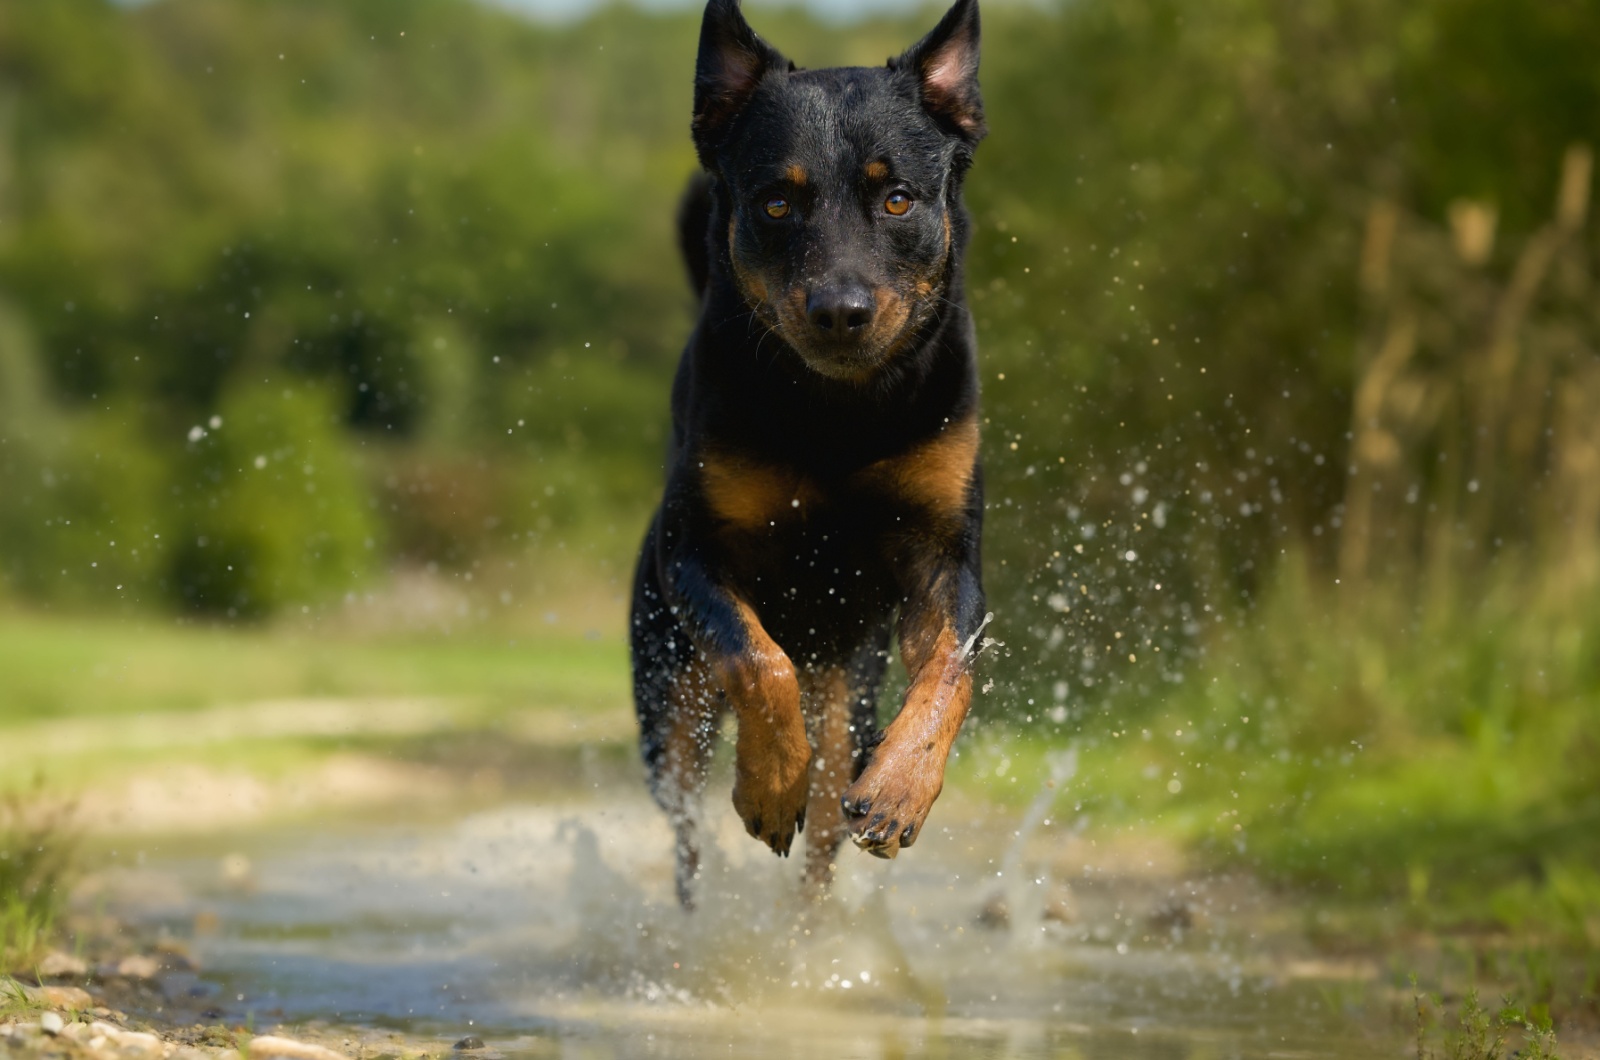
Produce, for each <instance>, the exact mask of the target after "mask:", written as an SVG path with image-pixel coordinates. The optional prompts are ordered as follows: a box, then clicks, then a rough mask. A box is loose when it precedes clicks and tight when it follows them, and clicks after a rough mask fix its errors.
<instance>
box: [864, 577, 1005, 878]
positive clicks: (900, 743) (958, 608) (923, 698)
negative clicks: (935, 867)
mask: <svg viewBox="0 0 1600 1060" xmlns="http://www.w3.org/2000/svg"><path fill="white" fill-rule="evenodd" d="M983 607H984V603H983V588H982V585H981V582H980V581H979V576H978V564H977V557H976V554H975V550H974V555H972V556H971V557H966V558H963V559H960V560H957V561H956V562H955V563H953V564H951V565H949V566H944V567H942V569H938V570H936V571H935V572H933V573H931V574H929V575H926V576H925V577H924V578H923V579H921V580H920V585H919V588H918V589H917V590H915V591H914V592H913V594H912V595H911V596H910V598H909V599H908V600H907V601H906V603H905V605H904V606H903V608H902V610H901V615H900V652H901V658H903V659H904V660H905V664H906V670H907V672H908V673H910V674H911V684H910V687H909V688H908V689H907V690H906V698H905V703H904V705H903V706H902V707H901V708H900V713H899V714H898V715H897V716H896V717H895V719H894V721H892V722H890V724H889V727H888V728H887V729H886V730H884V734H883V739H882V741H881V742H880V743H879V744H878V746H877V748H876V749H875V750H873V751H872V752H871V754H872V758H871V760H870V761H869V762H868V764H867V767H866V769H865V770H864V771H863V772H862V774H861V776H860V777H859V778H857V780H856V782H855V783H854V784H852V785H851V786H850V787H849V788H848V789H847V790H846V791H845V793H844V797H843V799H842V800H841V802H842V803H843V806H844V813H845V818H846V820H847V821H848V827H849V830H850V837H851V839H853V840H854V841H855V844H856V845H857V846H859V847H861V849H863V850H865V851H867V852H868V853H871V854H876V855H877V856H878V857H881V858H892V857H894V856H895V855H896V854H898V853H899V852H900V848H902V847H908V846H910V845H911V844H912V843H914V842H915V841H916V839H917V837H918V836H920V835H921V834H922V827H923V822H924V821H926V820H927V817H928V811H929V810H931V809H932V808H933V802H934V800H935V799H937V798H938V797H939V792H940V791H941V790H943V788H944V767H945V759H946V758H947V757H948V756H949V754H950V746H951V744H953V743H954V742H955V738H956V733H958V732H959V731H960V730H961V723H962V721H963V720H965V718H966V716H967V708H968V707H969V706H970V704H971V702H972V661H973V656H974V655H975V654H976V652H977V649H978V645H977V643H976V641H977V638H978V634H979V632H980V631H981V629H982V626H983Z"/></svg>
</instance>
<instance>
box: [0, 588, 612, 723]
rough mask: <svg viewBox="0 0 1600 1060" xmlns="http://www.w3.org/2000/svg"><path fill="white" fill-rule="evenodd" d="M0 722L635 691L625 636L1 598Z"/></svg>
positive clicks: (559, 699)
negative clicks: (136, 612)
mask: <svg viewBox="0 0 1600 1060" xmlns="http://www.w3.org/2000/svg"><path fill="white" fill-rule="evenodd" d="M0 672H3V673H5V674H6V683H7V694H6V701H5V704H4V708H3V710H0V726H4V725H6V724H8V723H14V722H17V721H21V720H24V719H29V718H46V717H49V718H60V717H64V716H73V715H83V716H88V715H99V716H104V715H111V714H126V713H135V712H139V711H149V710H158V711H162V712H167V711H174V710H185V709H198V708H202V707H209V706H216V705H219V704H239V703H247V702H253V701H259V700H269V699H284V698H292V697H324V696H325V697H338V696H407V697H423V696H445V697H452V698H456V699H471V700H474V701H478V702H485V701H487V702H492V703H494V704H496V705H498V706H501V707H507V708H511V707H521V706H536V705H542V704H550V703H564V704H567V705H571V706H584V707H588V706H603V705H607V704H610V703H612V702H614V701H616V700H617V699H619V698H621V697H625V696H626V695H627V688H628V686H627V656H626V650H625V649H624V648H623V646H622V645H621V643H620V642H619V640H618V639H616V638H613V637H603V636H588V635H584V634H582V633H581V632H567V631H562V630H552V631H550V632H541V633H540V634H539V635H537V636H529V635H526V634H523V635H520V636H519V635H517V634H515V633H505V632H503V631H500V630H482V629H470V628H469V629H468V630H465V631H463V632H460V633H457V634H453V635H441V634H422V633H408V634H384V635H374V636H366V635H361V634H358V633H351V632H347V631H342V630H334V631H332V632H322V631H320V630H318V629H315V628H310V627H308V628H293V627H285V628H275V629H268V630H259V629H256V630H252V629H241V628H230V627H223V626H207V625H177V624H174V623H171V622H166V621H161V620H149V621H145V622H139V623H132V622H111V621H102V620H97V619H90V618H85V617H81V616H76V617H56V616H51V615H41V614H38V613H22V612H3V611H0Z"/></svg>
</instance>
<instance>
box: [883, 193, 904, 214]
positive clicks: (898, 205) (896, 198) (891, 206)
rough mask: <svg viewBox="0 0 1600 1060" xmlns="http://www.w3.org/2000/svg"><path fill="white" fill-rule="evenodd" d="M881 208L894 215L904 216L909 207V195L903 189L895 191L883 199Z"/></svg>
mask: <svg viewBox="0 0 1600 1060" xmlns="http://www.w3.org/2000/svg"><path fill="white" fill-rule="evenodd" d="M883 208H884V209H885V210H888V211H889V212H890V213H892V214H894V215H895V216H896V217H904V216H905V214H906V212H907V211H908V210H910V209H911V196H909V195H907V194H906V193H905V192H903V191H897V192H895V193H894V194H893V195H890V196H889V197H888V198H887V199H885V200H883Z"/></svg>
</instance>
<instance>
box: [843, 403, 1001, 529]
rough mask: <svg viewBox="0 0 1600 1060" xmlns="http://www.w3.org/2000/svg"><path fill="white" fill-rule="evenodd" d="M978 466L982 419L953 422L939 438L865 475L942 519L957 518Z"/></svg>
mask: <svg viewBox="0 0 1600 1060" xmlns="http://www.w3.org/2000/svg"><path fill="white" fill-rule="evenodd" d="M977 465H978V420H977V418H976V417H972V418H970V419H965V420H962V421H960V422H958V423H952V424H949V425H947V426H946V427H945V429H944V430H943V431H941V432H940V433H939V434H938V435H936V436H935V437H933V438H930V439H928V440H927V441H925V442H923V443H922V444H921V445H918V446H917V447H916V448H914V449H912V450H910V451H909V452H906V453H902V454H900V455H899V456H894V457H890V458H889V459H887V460H880V461H879V462H878V463H876V464H873V465H872V466H871V467H869V468H867V469H866V470H865V471H863V472H862V475H863V476H864V477H865V478H866V479H867V480H868V481H869V482H871V484H872V485H874V486H877V487H878V488H883V489H887V490H889V491H890V492H892V493H893V494H894V495H895V496H896V497H899V498H900V499H902V500H905V501H908V502H910V503H912V504H915V505H917V506H918V507H921V508H925V509H927V510H930V511H932V512H935V513H937V514H939V515H941V516H943V515H949V516H957V515H959V514H960V513H961V512H962V511H963V510H964V509H965V508H966V504H967V491H968V490H969V489H970V488H971V487H972V476H973V474H974V472H975V471H976V470H977Z"/></svg>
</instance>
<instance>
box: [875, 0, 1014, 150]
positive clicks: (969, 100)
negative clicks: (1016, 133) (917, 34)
mask: <svg viewBox="0 0 1600 1060" xmlns="http://www.w3.org/2000/svg"><path fill="white" fill-rule="evenodd" d="M889 68H890V69H891V70H905V71H908V72H909V73H911V74H912V75H913V76H914V77H915V78H916V79H917V82H918V86H919V88H920V90H921V93H922V106H923V108H924V109H925V110H927V112H928V113H929V114H931V115H933V117H934V118H935V119H937V120H938V121H939V123H940V124H941V125H943V126H945V127H946V128H947V129H949V130H950V131H951V132H954V133H956V134H957V135H958V136H961V137H962V138H963V139H965V140H966V141H967V142H968V143H969V144H975V143H977V142H978V141H979V140H981V139H983V137H984V134H985V133H987V132H988V131H989V130H988V127H987V126H986V125H984V123H983V98H982V97H981V96H980V95H979V94H978V0H956V3H955V6H954V7H952V8H950V10H949V11H947V12H945V16H944V18H942V19H940V20H939V24H938V25H937V26H935V27H933V31H932V32H931V33H929V34H928V35H927V36H926V37H923V38H922V39H921V40H920V41H918V42H917V43H916V44H914V45H912V46H911V48H910V49H908V50H907V51H906V53H905V54H904V55H902V56H900V57H899V58H898V59H891V60H889Z"/></svg>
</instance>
